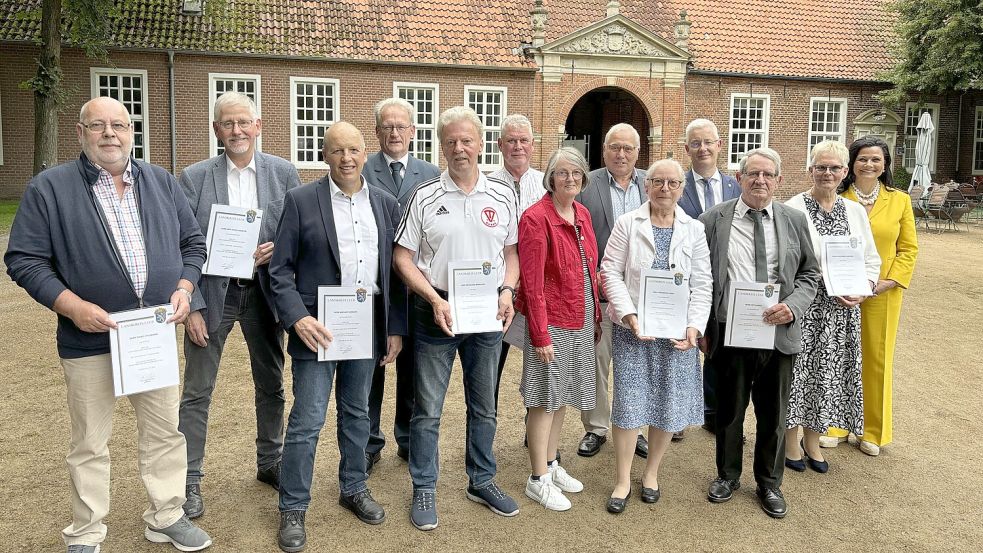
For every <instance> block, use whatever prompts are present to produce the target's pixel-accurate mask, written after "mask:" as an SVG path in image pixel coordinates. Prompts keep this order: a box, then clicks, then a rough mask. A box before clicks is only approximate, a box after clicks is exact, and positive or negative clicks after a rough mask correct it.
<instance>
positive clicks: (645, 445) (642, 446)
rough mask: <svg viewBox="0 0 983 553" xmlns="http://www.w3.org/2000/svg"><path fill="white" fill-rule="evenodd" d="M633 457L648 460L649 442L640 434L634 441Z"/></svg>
mask: <svg viewBox="0 0 983 553" xmlns="http://www.w3.org/2000/svg"><path fill="white" fill-rule="evenodd" d="M635 455H638V456H639V457H641V458H642V459H648V457H649V442H648V440H646V439H645V436H642V435H641V434H639V435H638V438H636V439H635Z"/></svg>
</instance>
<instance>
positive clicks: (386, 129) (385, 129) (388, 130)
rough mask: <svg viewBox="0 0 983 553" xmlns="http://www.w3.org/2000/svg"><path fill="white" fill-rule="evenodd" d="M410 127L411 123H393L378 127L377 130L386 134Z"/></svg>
mask: <svg viewBox="0 0 983 553" xmlns="http://www.w3.org/2000/svg"><path fill="white" fill-rule="evenodd" d="M410 127H412V125H395V126H393V125H387V126H385V127H379V130H380V131H382V132H384V133H386V134H392V132H393V131H396V132H403V131H405V130H407V129H409V128H410Z"/></svg>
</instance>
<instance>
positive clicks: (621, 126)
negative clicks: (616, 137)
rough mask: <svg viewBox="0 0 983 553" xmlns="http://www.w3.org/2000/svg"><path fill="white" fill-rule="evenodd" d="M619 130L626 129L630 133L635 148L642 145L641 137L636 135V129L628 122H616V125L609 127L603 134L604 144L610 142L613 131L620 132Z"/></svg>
mask: <svg viewBox="0 0 983 553" xmlns="http://www.w3.org/2000/svg"><path fill="white" fill-rule="evenodd" d="M621 131H628V132H629V133H631V136H632V138H633V139H634V140H635V147H636V148H641V147H642V138H641V137H640V136H639V135H638V131H636V130H635V127H632V126H631V125H629V124H628V123H618V124H617V125H614V126H613V127H611V128H610V129H608V133H607V134H605V135H604V144H610V143H611V136H612V135H613V134H614V133H617V132H621Z"/></svg>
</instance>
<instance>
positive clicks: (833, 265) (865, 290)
mask: <svg viewBox="0 0 983 553" xmlns="http://www.w3.org/2000/svg"><path fill="white" fill-rule="evenodd" d="M820 245H821V247H822V252H821V255H822V259H821V262H822V268H823V284H824V285H825V286H826V293H827V294H829V295H830V296H869V295H871V290H870V281H868V280H867V267H866V264H865V263H864V242H863V239H862V238H860V237H859V236H821V237H820Z"/></svg>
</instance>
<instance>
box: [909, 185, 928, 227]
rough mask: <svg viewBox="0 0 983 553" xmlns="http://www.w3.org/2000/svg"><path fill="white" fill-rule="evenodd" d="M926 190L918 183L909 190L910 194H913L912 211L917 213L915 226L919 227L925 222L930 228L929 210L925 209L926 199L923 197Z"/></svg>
mask: <svg viewBox="0 0 983 553" xmlns="http://www.w3.org/2000/svg"><path fill="white" fill-rule="evenodd" d="M924 190H925V189H924V188H922V187H921V186H920V185H917V184H916V185H915V186H913V187H912V188H911V190H910V191H908V195H909V196H911V211H912V212H913V213H914V214H915V228H918V225H919V224H921V223H924V224H925V228H928V220H929V217H928V212H927V211H925V200H923V199H922V193H923V192H924Z"/></svg>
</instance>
